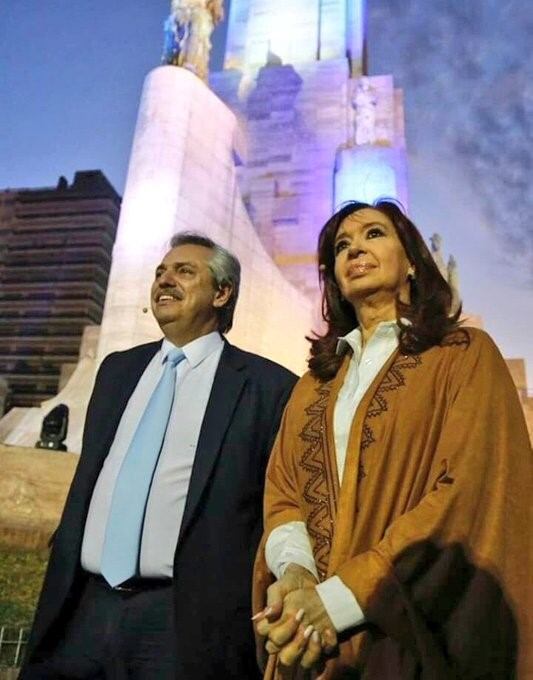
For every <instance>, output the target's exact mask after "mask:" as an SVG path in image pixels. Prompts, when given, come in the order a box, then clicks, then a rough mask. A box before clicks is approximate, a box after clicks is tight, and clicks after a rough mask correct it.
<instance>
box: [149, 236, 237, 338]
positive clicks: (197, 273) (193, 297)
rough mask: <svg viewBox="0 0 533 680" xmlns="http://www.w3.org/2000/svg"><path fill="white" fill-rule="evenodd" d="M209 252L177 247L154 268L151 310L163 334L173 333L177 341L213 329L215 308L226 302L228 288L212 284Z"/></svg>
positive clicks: (215, 320) (188, 247) (205, 249)
mask: <svg viewBox="0 0 533 680" xmlns="http://www.w3.org/2000/svg"><path fill="white" fill-rule="evenodd" d="M212 255H213V253H212V251H211V249H210V248H206V247H204V246H199V245H193V244H185V245H181V246H177V247H176V248H172V250H169V252H168V253H167V254H166V255H165V257H164V258H163V260H162V261H161V263H160V264H159V265H158V266H157V268H156V270H155V278H154V282H153V284H152V292H151V303H152V312H153V314H154V316H155V318H156V320H157V323H158V324H159V326H160V327H161V330H162V331H163V332H164V333H165V335H167V336H170V335H174V336H175V339H177V340H179V341H180V344H185V342H186V341H187V342H188V341H190V340H193V339H195V338H196V337H199V336H200V335H205V334H206V333H209V332H211V331H213V330H216V328H217V325H218V324H217V313H216V310H217V308H218V307H221V306H222V305H223V304H225V302H226V301H227V293H228V291H227V290H226V289H223V290H216V289H215V287H214V285H213V278H212V275H211V271H210V269H209V260H210V258H211V257H212ZM176 331H177V335H176Z"/></svg>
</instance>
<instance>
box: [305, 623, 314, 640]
mask: <svg viewBox="0 0 533 680" xmlns="http://www.w3.org/2000/svg"><path fill="white" fill-rule="evenodd" d="M314 630H315V628H314V626H311V625H309V626H307V628H306V629H305V631H304V640H308V639H309V638H310V637H311V633H312V632H313V631H314Z"/></svg>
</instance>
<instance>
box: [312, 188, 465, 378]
mask: <svg viewBox="0 0 533 680" xmlns="http://www.w3.org/2000/svg"><path fill="white" fill-rule="evenodd" d="M365 208H374V209H375V210H378V211H379V212H381V213H383V214H384V215H386V216H387V217H388V218H389V219H390V220H391V222H392V223H393V225H394V228H395V229H396V233H397V234H398V238H399V239H400V241H401V243H402V245H403V248H404V250H405V253H406V255H407V258H408V260H409V262H410V263H411V264H412V265H413V267H414V269H415V278H414V279H413V280H411V281H410V296H411V302H410V304H408V305H407V304H404V303H402V302H401V301H400V300H399V299H398V300H397V302H396V306H397V312H398V325H399V327H400V338H399V342H400V351H401V352H402V353H403V354H418V353H419V352H423V351H424V350H426V349H428V348H429V347H433V346H434V345H438V344H440V342H441V341H442V339H443V338H444V336H445V335H446V334H447V333H449V332H450V331H452V330H454V329H456V328H457V326H458V319H459V316H460V314H461V309H460V308H459V309H458V310H457V311H455V313H453V314H452V313H451V312H452V309H451V307H452V291H451V288H450V286H449V285H448V282H447V281H446V280H445V279H444V278H443V276H442V274H441V273H440V271H439V269H438V267H437V265H436V264H435V260H434V259H433V256H432V255H431V253H430V251H429V248H428V247H427V245H426V244H425V242H424V239H423V238H422V236H421V235H420V232H419V231H418V229H417V228H416V227H415V225H414V224H413V223H412V222H411V220H410V219H409V218H408V217H407V216H406V215H405V214H404V213H403V212H402V210H401V209H400V207H399V206H398V205H397V204H396V203H395V202H393V201H392V200H379V201H377V202H376V203H375V204H374V205H369V204H368V203H360V202H358V201H351V202H350V203H347V204H346V205H344V206H343V207H342V208H341V209H340V210H338V211H337V212H336V213H335V214H334V215H333V217H331V218H330V219H329V220H328V221H327V222H326V224H325V225H324V227H323V228H322V231H321V232H320V235H319V237H318V265H319V277H320V283H321V289H322V318H323V319H324V321H325V322H326V324H327V330H326V333H325V334H324V335H315V336H314V337H310V338H308V340H309V341H310V342H311V358H310V359H309V369H310V370H311V373H312V374H313V375H314V376H316V377H317V378H318V379H319V380H322V381H326V380H330V379H331V378H333V377H334V376H335V375H336V373H337V371H338V369H339V366H340V365H341V363H342V356H339V355H338V354H337V353H336V349H337V340H338V338H339V337H340V336H342V335H346V334H347V333H349V332H350V331H352V330H353V329H354V328H356V327H357V326H358V325H359V322H358V320H357V316H356V314H355V311H354V308H353V307H352V305H351V304H350V303H349V302H348V301H346V300H345V299H344V298H343V297H342V295H341V292H340V289H339V286H338V285H337V281H336V280H335V250H334V244H335V236H336V234H337V231H338V229H339V227H340V225H341V222H342V221H343V220H344V219H346V217H348V216H349V215H353V213H356V212H358V211H359V210H363V209H365ZM401 319H408V320H409V322H410V323H404V322H403V321H402V320H401Z"/></svg>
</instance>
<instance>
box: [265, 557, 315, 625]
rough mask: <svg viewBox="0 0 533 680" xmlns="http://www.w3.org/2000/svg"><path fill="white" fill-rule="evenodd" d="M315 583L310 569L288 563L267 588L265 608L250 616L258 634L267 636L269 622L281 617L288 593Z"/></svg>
mask: <svg viewBox="0 0 533 680" xmlns="http://www.w3.org/2000/svg"><path fill="white" fill-rule="evenodd" d="M316 583H317V580H316V578H315V576H314V575H313V574H312V573H311V572H310V571H308V570H307V569H305V568H304V567H301V566H300V565H299V564H289V566H288V567H287V569H286V570H285V573H284V574H283V576H282V577H281V578H280V579H279V580H278V581H276V582H275V583H273V584H272V585H271V586H270V587H269V588H268V590H267V606H266V608H265V609H264V610H263V611H262V612H259V613H258V614H256V615H255V616H254V617H253V618H252V621H255V622H256V628H257V632H258V633H259V635H263V636H264V637H267V636H268V634H269V631H270V626H271V623H272V622H274V621H278V620H279V619H280V617H282V614H283V607H284V606H283V602H284V599H285V597H286V596H287V595H288V594H289V593H291V592H293V591H295V590H301V589H302V588H308V587H312V586H315V585H316ZM295 613H296V612H295Z"/></svg>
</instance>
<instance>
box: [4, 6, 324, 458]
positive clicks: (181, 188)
mask: <svg viewBox="0 0 533 680" xmlns="http://www.w3.org/2000/svg"><path fill="white" fill-rule="evenodd" d="M177 4H181V3H177ZM199 5H201V6H202V7H203V9H204V10H206V11H210V12H212V11H215V10H214V9H213V8H214V7H215V5H216V7H218V8H219V9H220V10H221V8H222V5H221V3H218V4H217V3H199ZM216 7H215V9H216ZM213 21H214V19H213ZM191 31H192V27H191ZM187 54H192V52H190V53H189V52H188V53H187ZM195 54H197V55H198V54H199V52H198V51H196V52H195ZM204 56H205V54H204ZM184 65H185V64H184ZM201 70H202V69H201V68H200V66H199V65H197V67H195V68H194V69H193V68H177V67H176V66H173V65H165V66H160V67H159V68H156V69H154V70H153V71H152V72H150V73H149V74H148V76H147V78H146V80H145V83H144V88H143V92H142V96H141V102H140V106H139V114H138V120H137V126H136V130H135V134H134V139H133V145H132V150H131V156H130V163H129V168H128V175H127V180H126V187H125V191H124V198H123V201H122V209H121V213H120V219H119V224H118V229H117V237H116V241H115V247H114V250H113V263H112V266H111V272H110V276H109V284H108V289H107V294H106V301H105V308H104V314H103V319H102V325H101V328H100V333H99V337H98V342H97V346H96V348H94V349H93V351H92V352H91V356H84V357H80V361H79V363H78V366H77V367H76V370H75V371H74V373H73V375H72V377H71V378H70V380H69V381H68V383H67V384H66V386H65V387H64V389H63V390H62V391H61V392H60V393H59V394H58V395H57V396H56V397H54V398H53V399H50V400H48V401H46V402H44V403H43V404H42V405H41V407H40V408H33V409H26V410H24V409H17V412H14V411H15V410H12V411H11V412H10V413H8V414H7V416H6V417H5V418H4V419H3V420H2V421H0V441H3V442H5V443H6V444H9V445H11V446H27V447H33V446H34V444H35V442H36V441H37V439H38V438H39V433H40V429H41V423H42V420H43V417H44V416H45V415H46V414H47V413H48V412H49V411H50V410H51V409H52V408H54V407H55V406H57V405H58V404H60V403H63V404H65V405H67V406H68V407H69V414H70V417H69V431H68V434H67V439H66V444H67V447H68V450H69V451H73V452H79V451H80V446H81V434H82V430H83V422H84V417H85V410H86V407H87V403H88V399H89V396H90V393H91V390H92V385H93V383H94V378H95V375H96V370H97V368H98V366H99V364H100V362H101V361H102V359H103V358H104V357H105V356H106V355H107V354H109V353H110V352H113V351H117V350H122V349H126V348H128V347H131V346H133V345H136V344H140V343H143V342H147V341H149V340H153V339H156V338H159V337H161V332H160V331H159V329H158V327H157V325H156V323H155V321H154V320H153V319H152V316H151V314H149V313H148V314H146V313H143V308H146V307H149V290H150V284H151V280H152V278H153V271H154V264H155V263H157V262H159V260H160V258H161V257H162V255H163V254H164V252H165V251H166V250H167V248H168V242H169V240H170V238H171V236H172V234H173V233H175V232H176V231H181V230H187V229H188V230H190V229H194V230H200V231H203V232H204V233H206V234H207V235H208V236H210V237H212V238H213V239H214V240H216V241H218V242H220V243H221V244H222V245H224V246H226V247H228V248H229V249H230V250H231V251H233V252H234V253H235V254H236V255H237V257H238V258H239V259H240V261H241V265H242V287H241V293H240V297H239V303H238V305H237V312H236V317H235V324H234V328H233V329H232V331H231V333H230V334H229V339H230V341H232V342H235V344H237V345H239V346H240V347H242V348H244V349H247V350H250V351H253V352H257V353H258V354H262V355H263V356H266V357H269V358H271V359H273V360H275V361H278V362H279V363H281V364H283V365H285V366H287V367H289V368H291V369H292V370H294V371H296V372H299V373H302V372H303V370H304V369H305V362H306V356H307V352H308V343H307V341H306V340H305V335H307V334H309V332H310V330H311V329H312V327H313V326H314V325H316V324H315V317H314V313H313V306H312V303H311V302H310V301H309V300H308V299H307V298H306V297H305V296H304V295H303V294H302V292H300V291H299V290H297V289H296V288H295V287H294V286H293V285H291V283H290V282H288V281H287V280H286V279H285V278H284V277H283V276H282V274H281V272H280V271H279V269H278V267H277V266H276V264H275V263H274V262H273V261H272V259H271V257H270V255H269V254H268V253H267V252H266V250H265V248H264V246H263V244H262V243H261V241H260V239H259V237H258V235H257V233H256V231H255V229H254V227H253V225H252V223H251V220H250V217H249V213H248V211H247V210H246V207H245V204H244V202H243V199H242V196H241V192H240V189H239V186H238V182H237V173H238V166H242V165H243V164H244V163H246V157H247V148H246V143H245V136H244V134H243V130H242V127H241V125H240V124H239V121H238V118H237V117H236V115H235V113H234V112H232V111H231V110H230V109H229V108H228V106H226V105H225V104H224V103H223V102H222V101H221V100H220V99H219V98H218V97H217V96H216V95H215V94H214V93H213V92H212V91H211V90H209V88H208V87H207V86H206V84H205V83H204V82H203V80H202V77H201V76H202V72H201Z"/></svg>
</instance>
